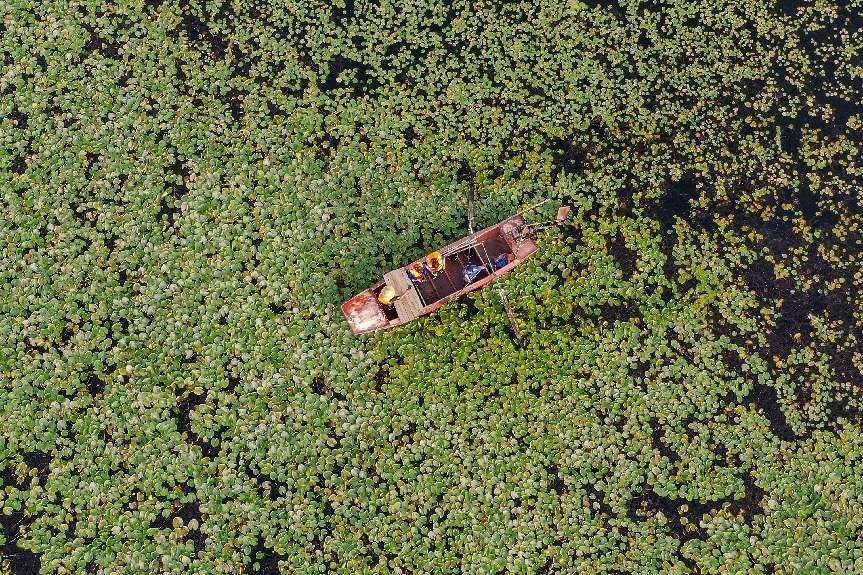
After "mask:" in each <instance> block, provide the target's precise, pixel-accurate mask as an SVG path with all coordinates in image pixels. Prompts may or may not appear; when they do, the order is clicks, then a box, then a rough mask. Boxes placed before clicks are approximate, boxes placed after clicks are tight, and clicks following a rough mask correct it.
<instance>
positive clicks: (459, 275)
mask: <svg viewBox="0 0 863 575" xmlns="http://www.w3.org/2000/svg"><path fill="white" fill-rule="evenodd" d="M543 203H544V202H543ZM523 214H524V212H520V213H518V214H515V215H512V216H510V217H508V218H506V219H505V220H503V221H501V222H498V223H497V224H495V225H493V226H490V227H488V228H485V229H484V230H480V231H478V232H476V233H472V234H470V235H468V236H465V237H464V238H462V239H460V240H458V241H456V242H453V243H451V244H449V245H448V246H446V247H444V248H441V249H440V250H438V252H433V254H434V257H437V258H442V259H443V266H442V269H439V270H435V272H436V273H433V272H431V271H430V270H429V266H428V263H429V257H430V256H426V257H425V258H422V259H419V260H416V261H414V262H411V263H409V264H407V265H405V266H403V267H400V268H398V269H395V270H393V271H391V272H388V273H386V274H384V277H383V278H382V279H381V280H380V281H378V282H377V283H375V284H374V285H372V286H371V287H370V288H368V289H366V290H364V291H362V292H360V293H359V294H357V295H355V296H354V297H352V298H351V299H349V300H348V301H346V302H345V303H343V304H342V313H344V315H345V318H346V319H347V321H348V325H350V328H351V331H353V333H355V334H361V333H368V332H374V331H380V330H384V329H390V328H393V327H396V326H399V325H402V324H405V323H407V322H409V321H411V320H414V319H416V318H418V317H421V316H424V315H427V314H430V313H432V312H434V311H436V310H438V309H439V308H440V307H441V306H443V305H444V304H445V303H446V302H448V301H451V300H454V299H457V298H459V297H461V296H463V295H464V294H466V293H469V292H472V291H476V290H478V289H481V288H483V287H485V286H486V285H488V284H489V283H490V282H491V281H493V280H494V279H495V278H498V277H500V276H503V275H506V274H508V273H509V272H510V271H512V270H513V268H515V267H516V266H518V265H520V264H521V263H522V262H524V261H525V260H526V259H527V258H528V257H529V256H530V255H531V254H532V253H534V252H535V251H537V249H539V248H538V246H537V244H536V242H535V241H534V237H533V235H534V232H535V231H536V230H537V229H541V227H539V228H538V227H537V226H543V225H548V224H534V225H529V224H527V223H526V222H525V220H524V218H523ZM568 215H569V208H568V207H565V206H564V207H561V208H560V210H558V215H557V221H556V223H560V222H562V221H563V220H565V219H566V218H567V217H568ZM478 268H481V271H478ZM466 270H472V271H473V273H478V275H476V276H475V277H470V274H466V273H465V272H466ZM418 273H422V276H421V277H417V275H418ZM387 288H389V289H387ZM385 289H387V293H388V294H394V296H395V297H393V298H391V301H390V304H389V305H384V304H382V303H381V302H380V301H379V298H381V293H382V291H383V290H385Z"/></svg>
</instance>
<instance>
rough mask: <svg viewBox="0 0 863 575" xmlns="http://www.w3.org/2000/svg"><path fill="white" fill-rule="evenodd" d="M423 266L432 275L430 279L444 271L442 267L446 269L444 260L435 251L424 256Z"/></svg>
mask: <svg viewBox="0 0 863 575" xmlns="http://www.w3.org/2000/svg"><path fill="white" fill-rule="evenodd" d="M423 264H424V265H425V267H426V268H427V269H428V271H429V272H430V273H431V274H432V277H434V276H436V275H438V274H439V273H441V272H442V271H443V270H444V267H446V260H445V259H444V257H443V255H442V254H441V253H440V252H438V251H435V252H432V253H430V254H429V255H427V256H426V259H425V262H423Z"/></svg>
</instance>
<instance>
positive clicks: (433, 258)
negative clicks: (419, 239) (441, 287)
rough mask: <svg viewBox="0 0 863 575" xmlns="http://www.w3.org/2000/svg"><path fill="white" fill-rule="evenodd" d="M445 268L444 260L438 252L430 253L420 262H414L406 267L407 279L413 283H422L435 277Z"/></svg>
mask: <svg viewBox="0 0 863 575" xmlns="http://www.w3.org/2000/svg"><path fill="white" fill-rule="evenodd" d="M445 267H446V259H445V258H444V257H443V254H441V253H440V252H438V251H435V252H432V253H430V254H429V255H427V256H426V257H425V259H424V260H423V261H422V262H415V263H413V264H411V265H410V266H409V267H408V270H407V272H408V277H409V278H410V279H411V280H412V281H413V282H414V283H420V282H424V281H426V280H429V279H433V278H435V277H437V275H438V274H439V273H441V272H442V271H443V270H444V268H445Z"/></svg>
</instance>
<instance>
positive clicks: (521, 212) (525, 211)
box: [515, 198, 551, 216]
mask: <svg viewBox="0 0 863 575" xmlns="http://www.w3.org/2000/svg"><path fill="white" fill-rule="evenodd" d="M550 201H551V198H546V199H544V200H542V201H541V202H539V203H536V204H533V205H532V206H528V207H526V208H525V209H523V210H521V211H520V212H518V213H516V214H515V215H517V216H523V215H524V214H526V213H527V212H532V211H533V210H535V209H536V208H538V207H539V206H541V205H543V204H545V203H547V202H550Z"/></svg>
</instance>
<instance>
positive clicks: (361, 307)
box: [342, 290, 389, 334]
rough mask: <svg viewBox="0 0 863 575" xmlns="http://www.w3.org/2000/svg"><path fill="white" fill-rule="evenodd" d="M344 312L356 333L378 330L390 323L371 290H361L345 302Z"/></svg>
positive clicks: (343, 305)
mask: <svg viewBox="0 0 863 575" xmlns="http://www.w3.org/2000/svg"><path fill="white" fill-rule="evenodd" d="M342 313H343V314H344V315H345V319H346V320H347V321H348V325H349V326H350V328H351V331H352V332H354V333H355V334H360V333H368V332H370V331H376V330H379V329H381V328H384V327H386V326H387V324H388V323H389V322H388V321H387V318H386V316H385V315H384V312H383V311H382V310H381V307H380V305H378V302H377V300H376V299H375V296H374V295H373V294H372V292H371V291H370V290H365V291H363V292H360V293H359V294H357V295H355V296H354V297H352V298H351V299H349V300H348V301H346V302H345V303H343V304H342Z"/></svg>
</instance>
